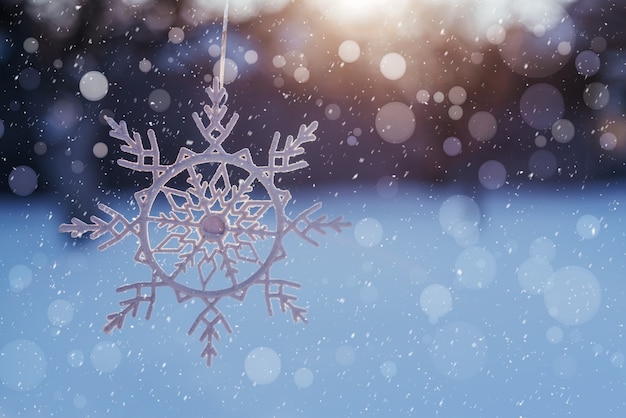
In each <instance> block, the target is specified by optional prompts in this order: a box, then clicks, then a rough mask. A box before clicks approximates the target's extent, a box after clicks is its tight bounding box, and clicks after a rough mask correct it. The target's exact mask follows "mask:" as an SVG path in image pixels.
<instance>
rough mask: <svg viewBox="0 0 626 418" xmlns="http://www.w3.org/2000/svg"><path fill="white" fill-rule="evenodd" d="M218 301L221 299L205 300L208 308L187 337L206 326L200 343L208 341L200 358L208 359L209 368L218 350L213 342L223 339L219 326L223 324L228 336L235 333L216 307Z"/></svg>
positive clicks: (192, 326)
mask: <svg viewBox="0 0 626 418" xmlns="http://www.w3.org/2000/svg"><path fill="white" fill-rule="evenodd" d="M218 301H219V298H217V299H214V300H212V301H210V300H208V299H205V300H204V302H205V303H206V305H207V307H206V308H205V309H204V310H203V311H202V312H201V313H200V314H199V315H198V316H197V317H196V319H195V321H193V324H192V325H191V328H189V331H188V332H187V335H192V334H193V333H194V332H195V330H196V329H197V328H198V326H199V325H200V324H202V325H203V326H204V330H203V331H202V333H201V334H200V341H206V344H205V346H204V349H203V350H202V353H200V357H206V362H207V366H211V363H212V361H213V357H215V356H217V349H216V348H215V345H214V344H213V341H219V340H220V339H221V336H220V333H219V332H218V330H217V326H218V325H219V324H222V326H223V327H224V329H225V330H226V332H227V333H228V334H230V333H232V332H233V329H232V328H231V327H230V324H229V323H228V321H227V320H226V317H225V316H224V314H223V313H222V312H221V311H220V310H219V309H218V308H217V306H216V305H217V302H218Z"/></svg>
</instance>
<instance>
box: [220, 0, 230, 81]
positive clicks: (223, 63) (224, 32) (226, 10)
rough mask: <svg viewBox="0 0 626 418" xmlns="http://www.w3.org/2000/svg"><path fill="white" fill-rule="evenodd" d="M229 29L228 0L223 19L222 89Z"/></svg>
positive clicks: (226, 0)
mask: <svg viewBox="0 0 626 418" xmlns="http://www.w3.org/2000/svg"><path fill="white" fill-rule="evenodd" d="M227 29H228V0H225V3H224V19H223V20H222V49H221V51H220V52H221V53H220V80H219V82H220V89H222V88H223V87H224V71H225V66H226V31H227Z"/></svg>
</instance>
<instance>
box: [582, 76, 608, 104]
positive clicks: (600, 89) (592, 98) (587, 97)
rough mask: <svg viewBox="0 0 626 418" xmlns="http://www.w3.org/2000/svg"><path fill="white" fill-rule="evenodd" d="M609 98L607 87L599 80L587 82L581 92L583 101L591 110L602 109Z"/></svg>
mask: <svg viewBox="0 0 626 418" xmlns="http://www.w3.org/2000/svg"><path fill="white" fill-rule="evenodd" d="M609 98H610V96H609V87H608V86H607V85H606V84H603V83H599V82H594V83H591V84H589V85H588V86H587V87H586V88H585V90H584V92H583V101H584V102H585V104H586V105H587V106H588V107H589V109H592V110H600V109H604V108H605V107H606V105H608V104H609Z"/></svg>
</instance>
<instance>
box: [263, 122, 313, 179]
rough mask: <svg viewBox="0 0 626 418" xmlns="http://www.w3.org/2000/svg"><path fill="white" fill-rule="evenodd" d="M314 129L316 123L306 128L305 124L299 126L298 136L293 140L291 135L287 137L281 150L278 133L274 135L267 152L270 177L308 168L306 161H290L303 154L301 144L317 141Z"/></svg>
mask: <svg viewBox="0 0 626 418" xmlns="http://www.w3.org/2000/svg"><path fill="white" fill-rule="evenodd" d="M316 129H317V121H313V122H311V123H310V124H309V125H308V126H307V125H305V124H302V125H300V129H299V131H298V135H297V136H296V137H295V138H294V137H293V135H289V136H287V139H286V140H285V143H284V145H283V147H282V148H280V133H279V132H276V133H274V138H273V139H272V145H271V147H270V152H269V163H268V168H269V172H270V176H272V175H273V174H274V173H288V172H290V171H295V170H300V169H303V168H306V167H308V166H309V163H307V162H306V160H298V161H292V158H295V157H297V156H299V155H302V154H304V148H302V145H303V144H305V143H307V142H312V141H315V140H316V139H317V137H316V136H315V133H314V132H315V130H316Z"/></svg>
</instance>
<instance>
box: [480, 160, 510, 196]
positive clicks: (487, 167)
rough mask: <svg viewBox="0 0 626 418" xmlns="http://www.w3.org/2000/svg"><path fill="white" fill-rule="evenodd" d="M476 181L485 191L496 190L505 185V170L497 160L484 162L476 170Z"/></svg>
mask: <svg viewBox="0 0 626 418" xmlns="http://www.w3.org/2000/svg"><path fill="white" fill-rule="evenodd" d="M478 180H479V181H480V184H482V186H483V187H484V188H485V189H489V190H497V189H499V188H500V187H502V186H504V184H505V183H506V168H505V167H504V164H502V163H501V162H500V161H497V160H489V161H485V162H484V163H482V164H481V166H480V168H479V169H478Z"/></svg>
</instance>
